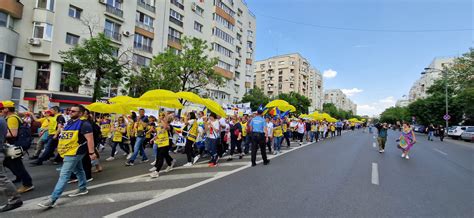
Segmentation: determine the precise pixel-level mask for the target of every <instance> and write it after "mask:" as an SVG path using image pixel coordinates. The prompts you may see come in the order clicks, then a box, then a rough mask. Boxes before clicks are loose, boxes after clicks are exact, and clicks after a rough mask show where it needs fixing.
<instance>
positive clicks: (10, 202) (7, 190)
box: [0, 102, 23, 212]
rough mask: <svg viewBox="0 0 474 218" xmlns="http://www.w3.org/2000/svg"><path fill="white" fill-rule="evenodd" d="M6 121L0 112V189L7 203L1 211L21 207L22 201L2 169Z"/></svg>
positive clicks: (0, 105) (0, 103) (0, 106)
mask: <svg viewBox="0 0 474 218" xmlns="http://www.w3.org/2000/svg"><path fill="white" fill-rule="evenodd" d="M0 108H3V104H2V102H0ZM7 131H8V130H7V122H6V121H5V118H4V117H3V116H2V114H1V113H0V189H3V190H4V191H3V193H4V195H5V197H6V198H7V204H6V205H5V206H4V207H2V208H1V209H0V211H1V212H5V211H9V210H13V209H15V208H18V207H21V205H23V202H22V201H21V198H20V195H19V194H18V192H17V191H16V189H15V185H13V183H12V182H11V181H10V180H9V179H8V177H7V175H6V172H5V170H4V169H3V160H4V159H5V153H6V152H5V138H6V135H7Z"/></svg>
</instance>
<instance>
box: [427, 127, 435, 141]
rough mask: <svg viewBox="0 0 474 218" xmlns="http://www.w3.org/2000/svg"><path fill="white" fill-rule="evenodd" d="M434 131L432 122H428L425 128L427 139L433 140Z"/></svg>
mask: <svg viewBox="0 0 474 218" xmlns="http://www.w3.org/2000/svg"><path fill="white" fill-rule="evenodd" d="M434 131H435V128H434V126H433V124H430V125H429V126H428V127H427V128H426V132H428V141H433V137H434V135H433V134H434Z"/></svg>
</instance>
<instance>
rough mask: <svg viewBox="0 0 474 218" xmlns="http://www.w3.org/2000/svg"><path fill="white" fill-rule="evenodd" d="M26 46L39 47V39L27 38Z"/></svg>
mask: <svg viewBox="0 0 474 218" xmlns="http://www.w3.org/2000/svg"><path fill="white" fill-rule="evenodd" d="M28 44H30V45H34V46H40V45H41V41H40V39H37V38H29V39H28Z"/></svg>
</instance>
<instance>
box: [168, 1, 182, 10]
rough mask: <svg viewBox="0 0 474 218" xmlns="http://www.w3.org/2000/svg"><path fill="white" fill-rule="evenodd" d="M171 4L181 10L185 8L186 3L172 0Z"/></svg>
mask: <svg viewBox="0 0 474 218" xmlns="http://www.w3.org/2000/svg"><path fill="white" fill-rule="evenodd" d="M170 2H171V4H173V5H176V7H178V8H179V9H181V10H184V5H183V4H181V3H180V2H178V1H177V0H170Z"/></svg>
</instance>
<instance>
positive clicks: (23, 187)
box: [16, 185, 35, 194]
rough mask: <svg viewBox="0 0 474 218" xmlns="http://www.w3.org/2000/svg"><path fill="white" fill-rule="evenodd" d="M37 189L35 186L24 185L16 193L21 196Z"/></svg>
mask: <svg viewBox="0 0 474 218" xmlns="http://www.w3.org/2000/svg"><path fill="white" fill-rule="evenodd" d="M33 189H35V187H34V186H24V185H22V186H21V187H20V188H18V189H17V190H16V191H17V192H18V193H20V194H23V193H25V192H29V191H31V190H33Z"/></svg>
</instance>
